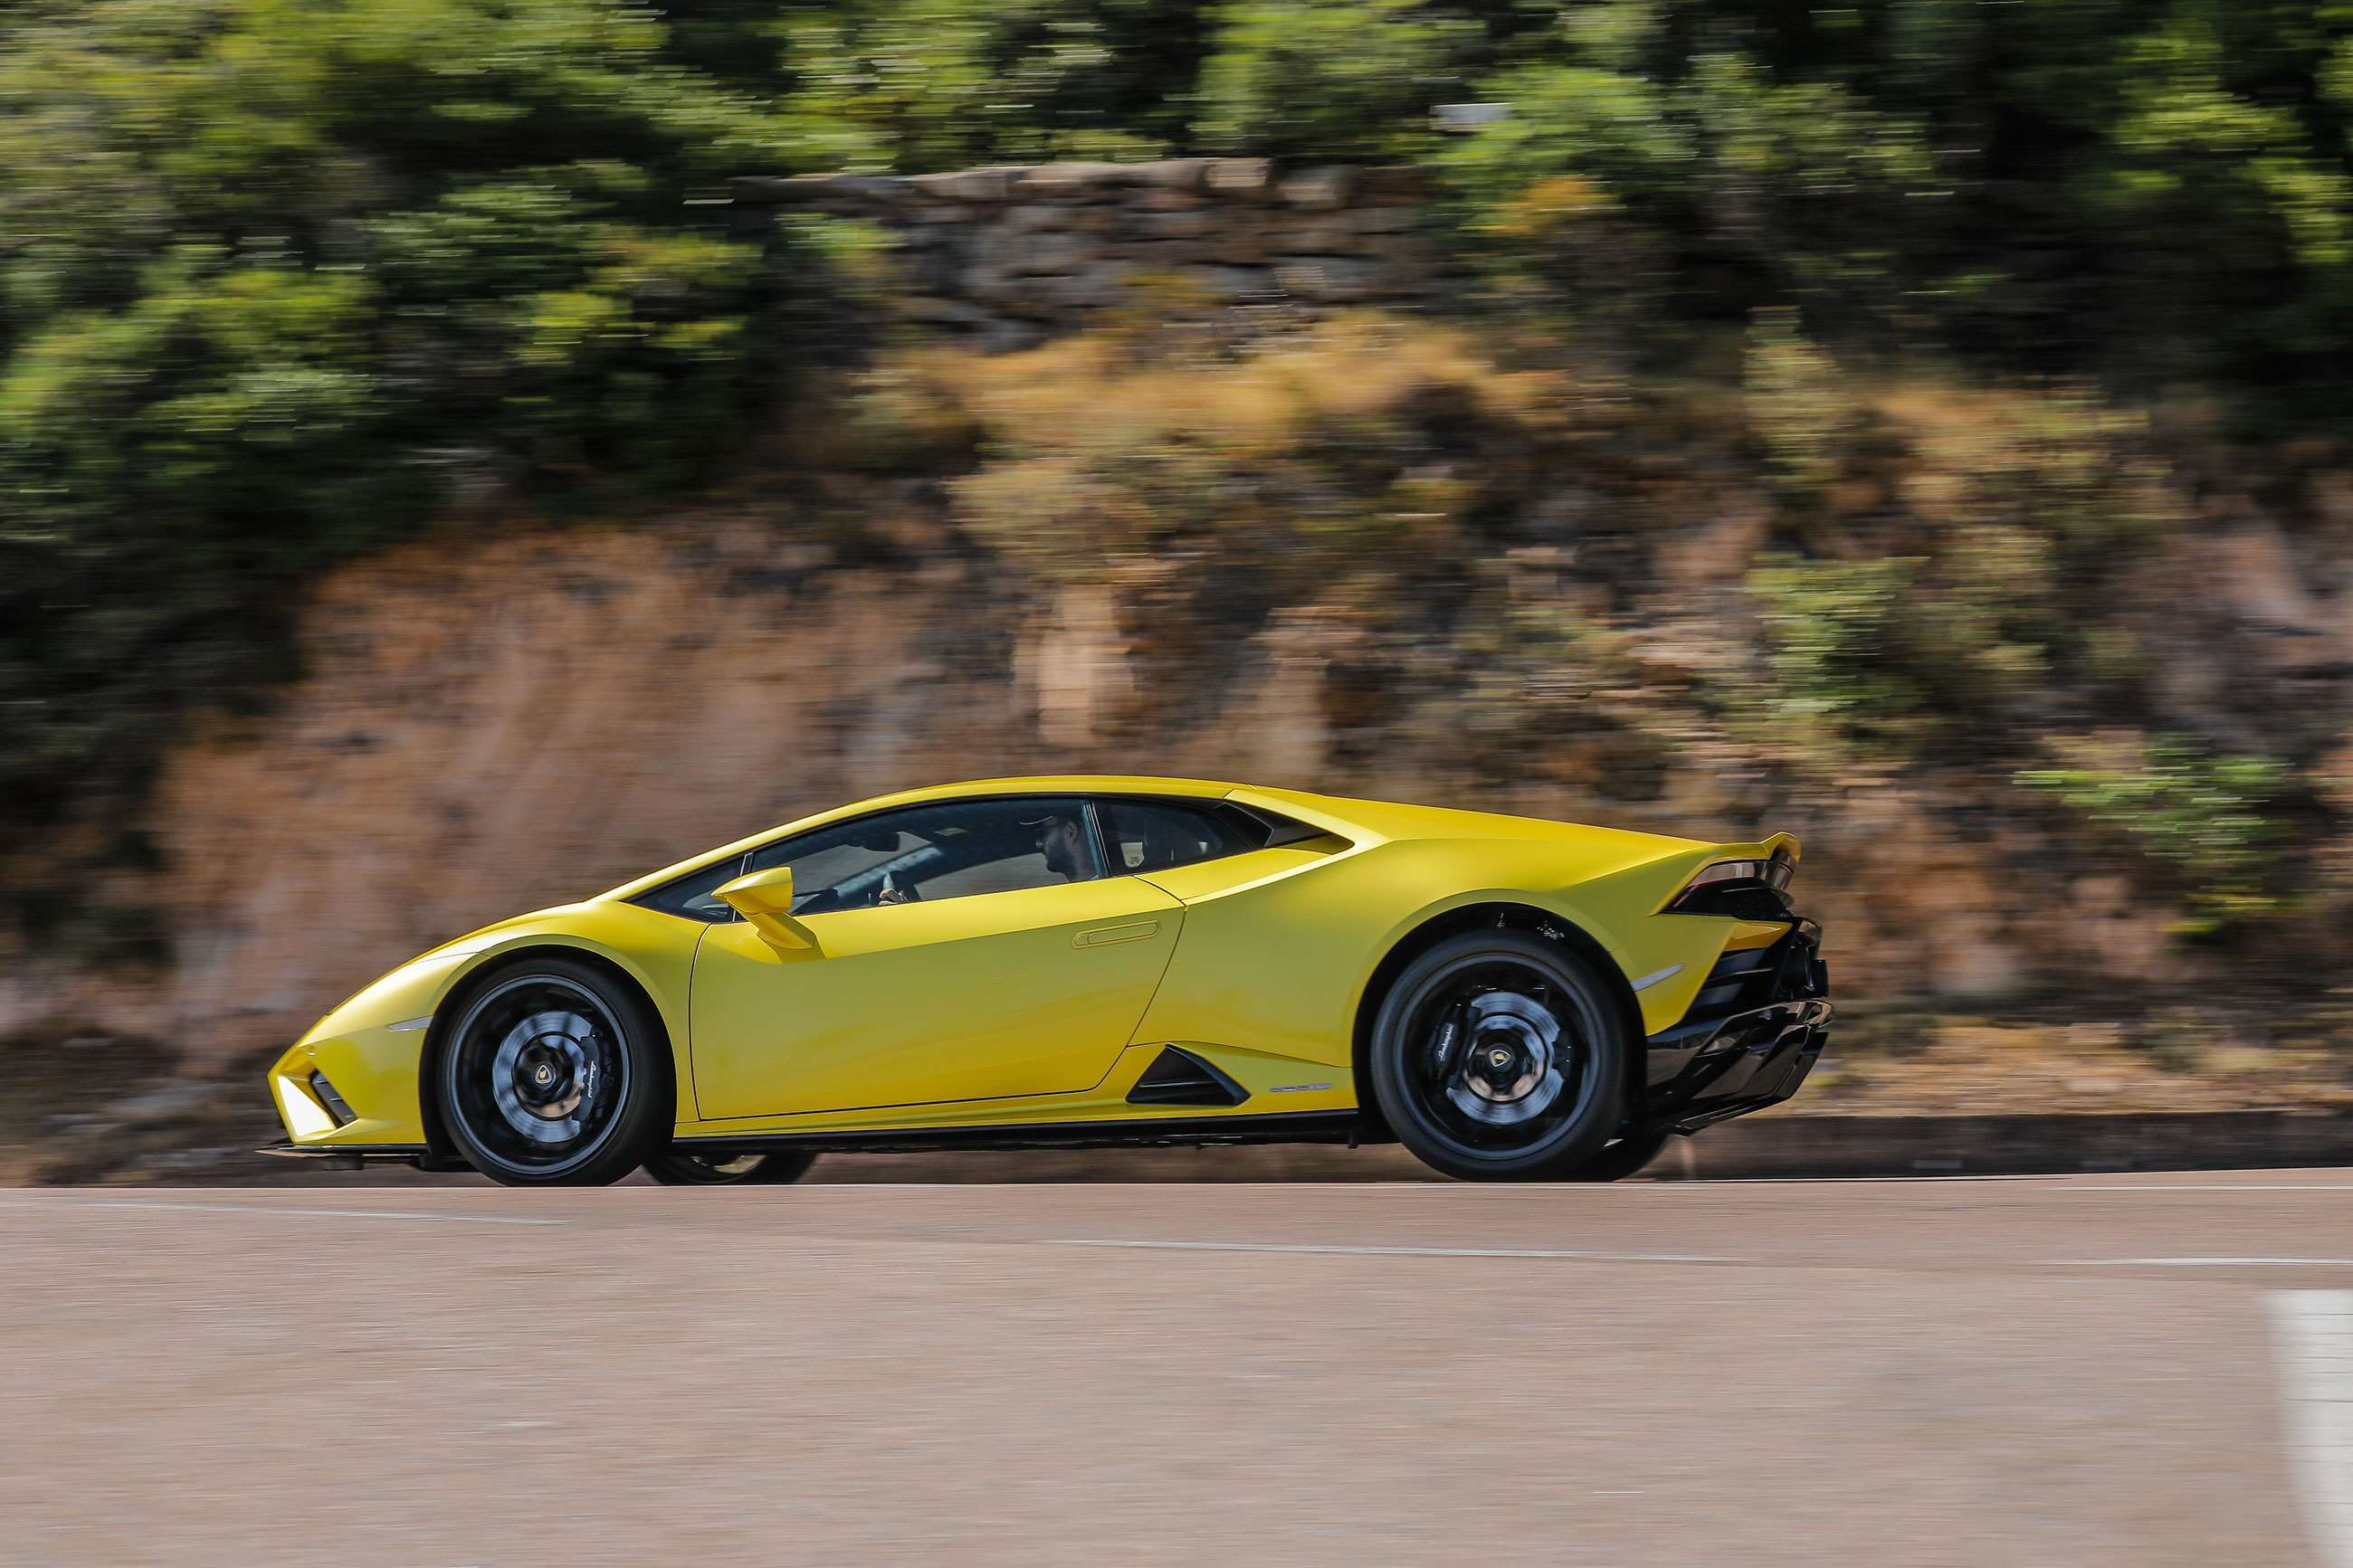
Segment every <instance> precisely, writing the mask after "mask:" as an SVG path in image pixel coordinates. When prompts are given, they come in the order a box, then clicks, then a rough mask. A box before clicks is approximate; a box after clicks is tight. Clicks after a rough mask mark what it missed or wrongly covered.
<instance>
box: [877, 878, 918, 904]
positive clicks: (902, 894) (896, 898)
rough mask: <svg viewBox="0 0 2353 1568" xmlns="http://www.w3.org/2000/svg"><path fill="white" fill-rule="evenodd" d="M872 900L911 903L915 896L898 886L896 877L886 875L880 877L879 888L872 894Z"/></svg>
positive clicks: (881, 902)
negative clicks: (880, 884)
mask: <svg viewBox="0 0 2353 1568" xmlns="http://www.w3.org/2000/svg"><path fill="white" fill-rule="evenodd" d="M874 901H875V902H876V903H878V904H912V903H913V902H914V901H915V898H914V895H913V894H912V893H910V892H908V891H907V889H904V888H902V887H901V886H899V881H898V879H897V878H895V877H888V876H886V877H884V878H883V879H882V888H881V891H880V892H877V893H876V894H875V895H874Z"/></svg>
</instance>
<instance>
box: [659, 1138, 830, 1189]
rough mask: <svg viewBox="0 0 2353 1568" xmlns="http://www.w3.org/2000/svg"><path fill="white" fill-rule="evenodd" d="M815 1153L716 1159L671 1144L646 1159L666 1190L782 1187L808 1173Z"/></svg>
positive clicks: (796, 1151)
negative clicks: (677, 1188) (673, 1188)
mask: <svg viewBox="0 0 2353 1568" xmlns="http://www.w3.org/2000/svg"><path fill="white" fill-rule="evenodd" d="M816 1163H817V1156H816V1155H815V1154H810V1153H806V1152H802V1151H799V1150H788V1151H780V1152H775V1153H768V1154H744V1155H741V1156H738V1157H737V1158H735V1159H733V1160H716V1159H713V1158H712V1156H710V1155H708V1154H693V1153H689V1152H685V1151H683V1150H681V1149H680V1148H679V1147H678V1145H676V1144H674V1143H673V1144H672V1145H670V1147H669V1148H667V1149H657V1150H656V1151H654V1152H652V1153H650V1154H649V1155H647V1156H646V1159H645V1166H646V1174H647V1175H649V1176H651V1177H652V1178H653V1179H654V1180H655V1181H657V1182H659V1183H660V1184H662V1185H663V1186H666V1187H731V1186H783V1185H785V1184H787V1183H791V1182H797V1181H799V1180H800V1179H801V1178H802V1177H803V1176H806V1175H807V1174H808V1171H809V1167H810V1166H811V1165H814V1164H816Z"/></svg>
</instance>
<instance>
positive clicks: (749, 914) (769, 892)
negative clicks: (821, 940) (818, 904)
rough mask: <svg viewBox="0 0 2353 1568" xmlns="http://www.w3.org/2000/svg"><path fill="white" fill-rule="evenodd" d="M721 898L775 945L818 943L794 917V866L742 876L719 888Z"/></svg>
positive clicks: (791, 946) (794, 946)
mask: <svg viewBox="0 0 2353 1568" xmlns="http://www.w3.org/2000/svg"><path fill="white" fill-rule="evenodd" d="M718 897H719V899H720V901H722V902H723V903H724V904H726V905H727V907H728V908H729V909H732V910H734V911H735V912H736V913H737V914H739V915H742V916H743V917H744V919H745V920H747V921H750V922H751V923H752V929H753V930H754V931H758V932H759V933H760V935H761V936H762V937H763V938H765V940H766V941H767V942H768V944H769V945H770V946H771V947H776V948H780V949H795V950H798V949H805V948H814V947H816V946H817V938H816V937H815V936H814V935H812V934H811V933H810V931H809V929H808V928H807V926H805V925H803V924H801V922H800V921H797V920H795V919H793V868H791V867H790V866H774V867H771V868H768V869H767V870H765V871H754V872H753V873H752V874H751V875H750V876H748V877H738V878H736V879H734V880H733V881H732V882H729V883H727V884H725V885H724V886H723V887H721V888H720V889H719V890H718Z"/></svg>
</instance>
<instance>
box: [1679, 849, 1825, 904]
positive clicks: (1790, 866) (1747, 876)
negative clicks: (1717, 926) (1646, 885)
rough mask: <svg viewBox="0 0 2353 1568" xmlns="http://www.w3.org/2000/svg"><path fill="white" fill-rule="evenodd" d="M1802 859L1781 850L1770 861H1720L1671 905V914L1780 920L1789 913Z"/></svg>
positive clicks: (1689, 884)
mask: <svg viewBox="0 0 2353 1568" xmlns="http://www.w3.org/2000/svg"><path fill="white" fill-rule="evenodd" d="M1797 874H1798V858H1797V857H1796V856H1794V855H1792V854H1790V853H1789V852H1788V850H1787V849H1777V850H1775V851H1774V852H1773V854H1772V857H1771V858H1768V859H1763V860H1755V859H1744V860H1717V861H1714V862H1712V863H1710V864H1708V865H1705V866H1703V867H1701V868H1699V870H1698V872H1697V873H1696V874H1695V875H1694V876H1693V878H1692V879H1691V880H1690V881H1688V882H1685V883H1684V884H1683V891H1682V892H1680V893H1677V894H1676V895H1675V896H1674V899H1673V900H1672V902H1671V903H1669V904H1668V905H1667V913H1669V914H1684V915H1732V916H1736V917H1737V918H1739V919H1742V920H1778V919H1780V918H1782V917H1783V916H1785V915H1787V914H1788V910H1789V900H1788V887H1789V880H1790V879H1791V878H1793V877H1795V876H1796V875H1797Z"/></svg>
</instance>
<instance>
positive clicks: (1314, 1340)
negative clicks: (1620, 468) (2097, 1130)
mask: <svg viewBox="0 0 2353 1568" xmlns="http://www.w3.org/2000/svg"><path fill="white" fill-rule="evenodd" d="M0 1259H5V1265H0V1394H5V1398H0V1415H5V1420H0V1562H5V1563H10V1564H16V1563H108V1564H115V1563H173V1564H183V1563H196V1564H210V1563H218V1564H247V1563H303V1564H312V1563H337V1564H356V1565H375V1564H409V1565H428V1564H443V1565H455V1564H467V1563H472V1564H482V1565H486V1568H487V1565H494V1564H510V1563H512V1564H525V1563H528V1564H552V1563H657V1562H660V1563H681V1562H700V1563H879V1562H909V1563H946V1562H954V1563H963V1562H975V1563H1025V1564H1026V1563H1105V1562H1120V1563H1134V1562H1142V1563H1350V1564H1355V1563H1469V1562H1479V1563H1532V1564H1533V1563H1546V1564H1552V1563H1595V1564H1617V1563H1661V1564H1677V1565H1682V1564H1710V1563H1723V1564H1731V1565H1743V1568H1745V1565H1749V1564H1779V1563H1788V1564H1799V1563H1803V1564H1808V1565H1818V1564H1822V1563H1857V1564H1871V1565H1873V1568H1878V1565H1882V1564H1915V1563H1920V1564H1930V1563H1934V1564H1944V1563H1950V1564H1970V1565H1978V1564H1990V1563H2000V1564H2008V1563H2036V1564H2041V1563H2048V1564H2054V1565H2056V1564H2065V1565H2071V1568H2072V1565H2083V1564H2119V1565H2124V1564H2130V1565H2133V1568H2148V1565H2153V1564H2167V1563H2179V1564H2185V1565H2188V1564H2197V1565H2200V1568H2203V1565H2207V1564H2213V1563H2232V1564H2270V1563H2281V1564H2304V1565H2313V1564H2318V1565H2321V1568H2348V1565H2353V1173H2348V1172H2325V1171H2310V1172H2278V1171H2269V1172H2260V1173H2232V1174H2218V1175H2161V1176H2098V1177H2080V1178H2017V1179H2010V1180H1977V1181H1927V1182H1921V1181H1907V1182H1838V1183H1831V1182H1817V1183H1799V1182H1787V1183H1783V1182H1756V1183H1696V1182H1694V1183H1657V1184H1644V1183H1635V1184H1621V1185H1619V1186H1615V1187H1593V1188H1583V1187H1472V1186H1452V1185H1444V1186H1438V1185H1402V1184H1400V1185H1363V1184H1352V1185H1346V1186H1335V1185H1292V1186H1140V1185H1123V1186H1092V1187H1091V1186H1075V1185H1051V1186H1045V1185H1039V1186H957V1187H943V1186H933V1187H920V1186H896V1187H894V1186H818V1187H806V1188H776V1189H742V1190H720V1191H696V1190H681V1189H668V1188H653V1187H625V1188H615V1189H607V1190H605V1191H593V1192H563V1193H520V1192H509V1191H502V1190H499V1189H495V1188H491V1187H488V1186H447V1185H435V1186H427V1185H418V1186H416V1187H413V1188H404V1187H400V1186H368V1187H364V1188H353V1189H349V1190H343V1191H337V1190H333V1189H315V1188H314V1189H307V1190H293V1189H286V1188H276V1189H246V1190H223V1189H218V1188H209V1189H203V1190H194V1189H191V1190H180V1191H172V1190H157V1189H138V1190H118V1191H105V1190H97V1189H77V1190H62V1189H45V1190H20V1191H11V1192H4V1193H0Z"/></svg>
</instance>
